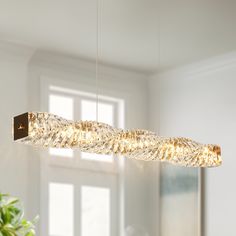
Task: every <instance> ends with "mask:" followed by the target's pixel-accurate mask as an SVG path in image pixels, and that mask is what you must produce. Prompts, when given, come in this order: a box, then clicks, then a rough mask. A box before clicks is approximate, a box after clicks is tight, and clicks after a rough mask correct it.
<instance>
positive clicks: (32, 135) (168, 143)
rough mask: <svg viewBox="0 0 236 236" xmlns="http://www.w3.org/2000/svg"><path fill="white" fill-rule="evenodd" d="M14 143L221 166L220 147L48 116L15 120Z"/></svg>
mask: <svg viewBox="0 0 236 236" xmlns="http://www.w3.org/2000/svg"><path fill="white" fill-rule="evenodd" d="M19 127H24V129H19ZM14 140H15V141H17V142H22V143H25V144H30V145H34V146H39V147H52V148H79V149H80V150H81V151H83V152H90V153H96V154H116V155H122V156H126V157H128V158H134V159H137V160H146V161H152V160H153V161H154V160H159V161H167V162H170V163H172V164H177V165H182V166H189V167H216V166H219V165H221V163H222V159H221V151H220V147H219V146H217V145H204V144H200V143H197V142H195V141H192V140H191V139H187V138H181V137H180V138H163V137H159V136H157V135H156V134H155V133H153V132H150V131H147V130H128V131H125V130H121V129H115V128H113V127H112V126H110V125H107V124H104V123H100V122H96V121H77V122H73V121H68V120H66V119H63V118H61V117H58V116H56V115H53V114H49V113H45V112H28V113H25V114H22V115H20V116H17V117H15V118H14Z"/></svg>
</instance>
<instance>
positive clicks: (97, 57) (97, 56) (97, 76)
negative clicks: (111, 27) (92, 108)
mask: <svg viewBox="0 0 236 236" xmlns="http://www.w3.org/2000/svg"><path fill="white" fill-rule="evenodd" d="M96 2H97V6H96V121H98V103H99V88H98V86H99V84H98V80H99V57H100V33H101V32H100V23H101V20H100V16H101V11H100V7H101V4H100V0H97V1H96Z"/></svg>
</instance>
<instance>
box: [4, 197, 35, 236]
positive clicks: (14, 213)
mask: <svg viewBox="0 0 236 236" xmlns="http://www.w3.org/2000/svg"><path fill="white" fill-rule="evenodd" d="M36 221H37V218H35V220H33V221H32V222H30V221H28V220H26V219H24V211H23V209H22V207H21V203H20V200H19V199H18V198H15V197H11V196H9V195H8V194H1V193H0V236H35V223H36Z"/></svg>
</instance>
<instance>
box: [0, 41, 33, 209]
mask: <svg viewBox="0 0 236 236" xmlns="http://www.w3.org/2000/svg"><path fill="white" fill-rule="evenodd" d="M31 54H32V50H31V49H29V48H25V47H18V46H16V45H11V44H8V43H2V42H1V43H0V104H1V106H0V107H1V117H0V130H1V135H0V192H2V193H9V194H12V195H15V196H18V197H20V198H21V199H22V201H23V203H24V205H25V207H26V208H27V206H28V205H27V202H28V193H29V191H30V189H28V179H29V172H28V160H29V156H27V148H26V147H24V146H22V145H17V144H13V141H12V132H11V131H12V128H11V124H12V122H11V121H12V117H13V116H14V115H16V114H17V113H20V112H21V111H22V110H27V109H28V91H27V70H28V61H29V59H30V56H31ZM26 212H27V209H26Z"/></svg>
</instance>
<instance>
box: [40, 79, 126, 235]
mask: <svg viewBox="0 0 236 236" xmlns="http://www.w3.org/2000/svg"><path fill="white" fill-rule="evenodd" d="M72 88H73V89H72ZM42 94H43V96H42V97H43V102H42V103H43V110H46V109H47V110H48V111H49V112H50V113H53V114H56V115H59V116H61V117H63V118H66V119H70V120H80V119H81V120H96V96H95V94H93V93H90V92H88V91H79V90H75V89H74V86H70V85H69V84H68V88H66V89H65V88H64V87H60V86H59V85H58V84H56V85H55V84H53V85H52V84H51V83H49V82H48V83H45V82H44V86H42ZM122 103H123V101H122V100H120V99H116V98H112V97H106V96H101V98H100V99H99V105H98V120H99V121H100V122H104V123H107V124H110V125H112V126H116V127H119V126H120V121H119V116H118V113H120V112H119V111H120V109H122V107H123V106H122ZM41 166H42V170H41V180H42V181H41V184H42V187H41V188H42V196H41V210H42V212H41V215H42V221H41V230H42V235H45V236H91V235H96V236H111V235H112V236H113V235H118V234H119V225H118V224H117V222H119V219H120V215H119V210H118V207H119V204H120V203H119V196H118V192H119V191H118V190H119V188H120V185H119V163H118V159H117V158H113V156H108V155H95V154H91V153H83V152H80V151H79V150H77V149H75V150H71V149H54V148H51V149H50V150H45V151H44V153H43V158H42V165H41Z"/></svg>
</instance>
